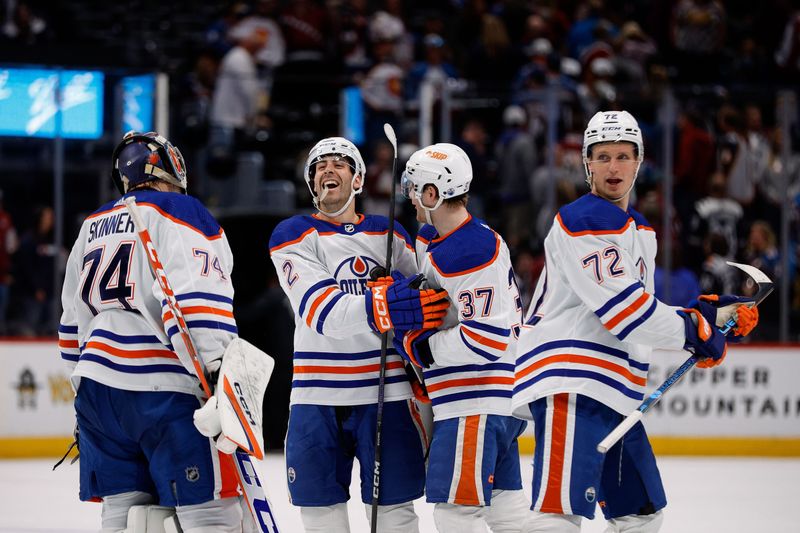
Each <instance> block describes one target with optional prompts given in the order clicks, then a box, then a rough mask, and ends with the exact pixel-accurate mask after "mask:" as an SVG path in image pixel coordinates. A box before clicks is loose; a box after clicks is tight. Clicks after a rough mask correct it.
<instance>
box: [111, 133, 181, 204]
mask: <svg viewBox="0 0 800 533" xmlns="http://www.w3.org/2000/svg"><path fill="white" fill-rule="evenodd" d="M111 166H112V169H111V179H112V180H113V181H114V185H116V186H117V189H118V190H119V192H120V194H125V193H127V192H128V191H129V190H131V189H132V188H133V187H135V186H137V185H139V184H141V183H145V182H148V181H152V180H156V179H157V180H161V181H166V182H167V183H170V184H172V185H175V186H177V187H180V189H181V190H182V191H183V193H184V194H185V193H186V163H185V162H184V160H183V156H182V155H181V152H180V150H178V149H177V148H176V147H175V146H173V145H172V143H170V142H169V141H168V140H167V139H165V138H164V137H162V136H161V135H159V134H158V133H156V132H153V131H151V132H148V133H139V132H137V131H129V132H128V133H126V134H125V136H124V137H123V138H122V142H120V143H119V144H118V145H117V147H116V148H115V149H114V154H113V155H112V156H111Z"/></svg>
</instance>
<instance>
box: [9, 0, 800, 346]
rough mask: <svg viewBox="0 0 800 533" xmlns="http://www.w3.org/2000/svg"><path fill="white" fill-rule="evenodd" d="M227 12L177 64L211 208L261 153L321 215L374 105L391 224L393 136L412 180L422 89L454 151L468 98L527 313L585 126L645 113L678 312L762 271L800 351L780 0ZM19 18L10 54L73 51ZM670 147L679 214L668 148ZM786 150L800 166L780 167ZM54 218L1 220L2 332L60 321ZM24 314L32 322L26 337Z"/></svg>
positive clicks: (177, 98) (654, 195)
mask: <svg viewBox="0 0 800 533" xmlns="http://www.w3.org/2000/svg"><path fill="white" fill-rule="evenodd" d="M123 3H126V2H123ZM127 4H130V5H134V4H135V5H141V6H143V5H144V4H146V3H144V2H135V1H132V2H127ZM211 4H214V5H215V6H216V7H217V8H218V11H217V12H216V14H215V15H214V16H212V17H209V18H208V20H206V21H205V23H204V25H203V27H202V28H201V29H200V30H199V31H198V32H197V37H196V39H195V42H194V46H193V47H190V48H188V49H187V50H188V51H187V52H186V53H185V57H183V58H182V59H183V61H182V62H174V61H173V62H170V63H168V64H165V63H163V62H162V63H159V66H160V67H162V68H165V69H166V70H170V69H172V70H171V72H170V74H171V79H172V85H173V87H172V93H171V94H172V97H171V104H172V106H171V109H172V114H173V117H172V121H171V123H172V130H173V131H174V132H175V133H174V134H172V135H171V136H172V140H173V142H174V143H175V144H176V145H178V146H180V147H181V149H182V150H183V151H184V154H185V155H186V156H187V160H188V163H189V166H190V174H191V176H193V177H192V178H190V185H192V186H193V187H194V190H193V193H194V194H197V195H199V196H201V197H203V199H204V200H206V201H208V202H209V203H210V204H211V205H213V204H214V202H215V198H214V187H212V186H210V185H209V184H211V185H213V184H214V183H231V181H230V180H235V179H236V173H237V164H238V161H239V159H238V158H239V155H240V154H242V153H246V152H253V151H257V152H261V153H263V154H264V157H265V161H266V164H265V168H264V176H263V178H264V179H265V180H276V179H283V180H291V181H295V182H296V183H297V184H298V185H299V186H298V187H297V191H298V193H297V194H298V197H297V203H298V205H299V206H300V207H301V208H308V207H310V205H311V204H310V199H309V198H307V197H306V196H304V195H305V194H306V193H305V190H306V189H305V186H304V185H302V182H301V180H302V178H301V176H300V175H299V174H300V173H299V172H298V171H297V168H298V164H302V161H303V159H304V157H305V154H306V153H307V150H308V147H309V146H310V145H313V143H314V142H315V141H316V140H317V139H318V138H320V137H322V136H326V135H331V134H338V133H339V132H340V122H339V119H340V115H341V109H340V106H339V95H340V92H341V90H342V89H344V88H346V87H359V88H360V89H361V98H362V100H363V109H364V124H363V126H364V138H363V141H362V142H361V143H360V148H361V150H362V153H363V154H364V156H365V159H366V161H367V166H368V170H367V185H366V190H365V194H364V195H362V198H360V201H361V202H362V206H361V208H362V209H364V210H366V211H368V212H371V213H385V212H388V198H389V194H390V192H391V188H392V186H393V183H394V180H395V178H394V177H393V176H392V156H393V154H392V149H391V146H390V145H389V144H388V143H386V142H385V141H383V139H384V136H383V130H382V125H383V123H384V122H389V123H391V124H393V125H394V126H395V129H396V130H397V131H398V134H399V137H400V145H401V149H400V152H401V153H400V162H399V163H400V165H402V164H403V162H404V158H406V157H408V155H410V153H411V152H412V151H413V149H414V148H415V147H416V146H418V145H419V142H420V140H419V137H418V135H419V131H420V128H419V120H420V107H421V100H422V98H421V97H422V94H421V93H422V92H423V88H425V89H426V90H433V94H434V100H435V101H436V102H437V103H436V107H435V110H436V113H437V114H436V118H435V120H434V121H433V126H434V129H435V133H436V132H439V131H441V127H442V124H441V123H440V119H439V115H438V113H439V112H440V110H441V105H443V103H442V101H441V98H442V95H443V94H444V93H445V91H448V94H449V95H450V97H451V98H452V99H453V102H455V104H454V105H452V117H453V121H452V130H451V138H450V139H443V138H441V139H440V138H436V136H435V138H434V140H437V141H438V140H441V141H451V142H455V143H457V144H459V145H460V146H461V147H462V148H464V150H465V151H466V152H467V154H468V155H469V157H470V159H471V161H472V164H473V170H474V175H475V178H474V181H473V186H472V189H471V198H470V210H471V211H472V212H473V213H474V214H475V215H477V216H479V217H483V218H485V219H486V220H487V221H488V222H489V223H490V224H491V225H492V226H493V227H496V228H498V229H499V230H500V231H501V233H502V234H503V236H504V237H505V239H506V240H507V242H508V243H509V246H510V248H511V249H512V252H513V255H514V257H515V267H516V272H517V275H518V277H519V284H520V287H521V289H522V292H523V298H524V299H525V304H526V305H527V303H528V301H529V300H530V297H531V294H532V292H533V288H534V284H535V282H536V280H537V278H538V274H539V272H540V271H541V268H542V266H543V259H542V242H543V239H544V237H545V235H546V233H547V231H548V229H549V226H550V224H551V222H552V217H553V215H554V212H555V209H557V208H558V206H560V205H563V204H565V203H568V202H570V201H572V200H574V199H576V198H577V197H578V196H580V195H581V194H584V193H585V192H586V191H587V187H586V185H585V183H584V176H585V174H584V167H583V163H582V160H581V144H582V140H583V139H582V133H583V128H584V127H585V124H586V122H587V120H588V119H589V118H590V117H591V116H592V115H593V114H594V113H595V112H596V111H598V110H601V109H626V110H628V111H630V112H631V113H633V114H634V116H636V118H637V119H638V120H639V122H640V124H641V126H642V129H643V133H644V136H645V163H644V164H643V166H642V169H641V171H640V174H639V179H638V181H637V184H636V189H635V202H634V205H635V207H636V208H637V209H638V210H639V211H641V212H642V213H643V214H644V215H645V216H646V217H647V218H648V219H649V221H650V222H651V223H652V224H653V226H654V227H655V229H656V230H657V232H659V234H660V235H663V234H664V228H663V221H664V220H669V221H670V222H669V224H670V228H669V229H670V234H671V236H672V242H671V245H672V246H671V253H670V257H669V259H670V264H669V265H668V266H669V268H668V269H660V272H659V273H658V275H657V280H658V287H657V293H658V295H659V296H660V297H662V298H667V299H668V301H669V303H672V304H674V305H680V304H685V303H687V301H688V299H690V298H691V297H693V296H695V295H696V294H697V293H700V292H733V293H742V292H746V291H747V290H748V287H744V286H742V280H740V279H739V278H738V277H736V276H737V275H736V274H735V273H733V272H732V270H731V269H730V268H729V267H728V266H727V265H725V261H726V260H737V261H741V262H747V263H751V264H754V265H756V266H758V267H759V268H761V269H762V270H764V272H765V273H766V274H767V275H769V276H770V277H772V278H773V279H774V280H776V281H777V282H778V283H779V284H785V285H788V286H789V290H790V302H789V303H790V310H789V312H790V319H791V324H792V325H793V327H790V331H794V332H795V333H794V336H793V337H792V338H790V339H789V340H794V341H797V340H798V338H797V332H798V331H800V327H798V323H799V322H800V318H798V317H800V277H798V275H797V268H796V264H797V259H798V245H797V240H798V236H799V235H798V234H800V220H799V218H800V217H799V215H798V213H800V148H798V140H799V139H800V134H798V132H797V131H795V130H793V131H792V134H791V135H790V136H789V138H784V136H783V135H782V134H781V131H782V130H781V129H780V127H779V120H778V118H779V117H778V114H777V113H776V105H777V100H776V94H777V93H776V91H777V89H778V88H781V87H789V88H795V90H796V87H797V82H798V81H800V9H797V8H796V7H795V5H794V3H793V2H790V1H788V0H765V2H764V3H763V4H760V5H759V6H758V9H754V7H753V5H752V3H749V2H743V1H729V2H721V1H716V0H672V1H668V0H654V1H644V0H639V1H622V0H571V1H570V0H567V1H558V2H556V1H552V0H550V1H547V0H544V1H522V0H517V1H515V0H506V1H490V0H431V1H424V2H422V1H420V2H411V1H402V0H376V1H368V0H325V1H323V0H318V1H314V0H293V1H277V0H257V1H251V2H243V1H235V2H229V3H211ZM3 5H4V9H3V13H2V14H1V15H0V16H2V17H3V18H2V36H1V37H0V39H5V40H7V41H9V42H18V43H31V42H36V41H37V40H38V42H42V41H44V42H52V41H54V40H55V41H58V40H59V38H61V37H62V36H59V35H58V32H57V31H50V30H48V22H49V20H48V17H47V13H48V7H47V4H46V3H42V4H40V5H38V4H36V3H33V4H32V3H30V2H25V1H21V0H5V1H4V2H3ZM31 5H33V6H34V8H36V7H38V10H37V9H34V8H31ZM144 16H146V15H144ZM153 46H154V47H155V48H154V49H158V46H157V45H153ZM152 61H155V59H151V62H152ZM159 61H162V60H159ZM176 65H177V66H176ZM132 66H141V65H136V64H133V65H132ZM793 84H794V85H793ZM667 87H670V88H671V91H672V93H673V94H674V97H675V98H676V103H677V105H676V106H674V107H673V108H672V109H673V111H672V118H673V119H674V128H673V129H671V130H665V129H664V117H663V110H664V105H665V104H664V102H665V98H666V97H665V94H666V88H667ZM451 103H452V102H451ZM794 113H795V114H796V113H797V109H795V110H794ZM797 118H798V117H797V116H795V117H793V119H792V120H791V122H793V123H794V124H797V122H798V120H797ZM670 131H671V132H672V143H671V144H672V146H673V156H672V159H671V161H672V177H673V187H672V191H671V193H672V203H671V205H667V202H666V200H665V198H666V196H665V193H666V192H667V191H665V190H664V183H665V178H664V173H665V155H664V153H663V150H662V147H663V146H664V144H665V143H664V136H665V135H666V134H667V133H668V132H670ZM787 144H788V145H789V147H790V152H791V153H792V156H791V158H790V160H788V161H786V160H785V159H783V158H782V157H781V154H782V152H781V150H782V149H783V147H784V145H787ZM787 165H788V167H787ZM787 176H788V177H787ZM787 197H788V199H789V200H788V202H785V200H786V198H787ZM784 204H787V205H788V206H789V209H790V210H791V214H790V224H789V234H788V239H789V243H790V245H789V257H788V262H787V263H786V264H788V271H785V269H784V258H783V257H782V256H781V251H780V239H781V237H782V235H781V209H782V206H784ZM398 207H399V208H400V218H401V220H402V221H403V222H404V223H405V224H406V225H407V226H410V228H409V229H411V230H412V231H413V230H415V229H416V228H415V227H414V223H413V221H412V220H411V219H410V218H409V217H410V214H409V213H408V212H407V211H406V212H404V211H403V209H402V204H398ZM48 213H49V215H48ZM665 215H666V216H665ZM38 216H39V218H38V219H36V220H33V219H31V221H30V222H29V224H28V225H29V226H30V228H28V229H27V230H26V231H24V232H21V233H22V236H21V237H19V238H17V237H16V233H15V231H14V226H13V223H12V222H11V220H9V219H8V217H5V218H4V215H3V214H2V212H0V333H2V332H3V331H4V330H5V331H10V332H11V333H15V334H39V333H41V332H44V331H52V327H53V324H52V312H51V310H50V309H49V308H48V306H47V305H43V304H42V302H44V301H45V300H48V299H49V298H50V294H49V292H48V291H51V290H52V279H53V275H52V268H53V266H52V265H53V258H54V257H56V256H57V255H58V254H59V253H63V251H58V250H54V249H53V248H52V246H50V248H48V242H49V243H50V244H51V245H52V220H48V217H49V218H50V219H52V210H49V209H48V208H42V209H41V213H40V214H39V215H38ZM48 239H49V240H48ZM67 240H68V241H69V239H67ZM663 248H664V246H663V243H662V246H660V249H662V250H663ZM48 269H50V271H49V272H48ZM9 286H11V288H12V290H11V291H9ZM667 287H668V288H667ZM9 292H11V295H10V296H9ZM9 298H11V299H12V301H16V302H18V304H17V305H15V306H14V313H13V315H14V317H15V320H11V321H10V322H11V324H10V327H11V328H12V329H10V330H9V329H8V328H9V324H7V323H6V322H7V321H5V320H4V315H5V312H4V308H5V302H7V301H9ZM778 303H779V298H777V297H776V296H773V297H771V298H770V299H769V300H768V302H767V303H766V304H765V306H764V308H763V311H762V317H763V319H762V321H761V324H762V327H760V328H758V330H757V333H758V337H759V339H760V340H777V338H778V323H779V319H778V315H779V312H780V309H779V307H778ZM14 328H16V329H14Z"/></svg>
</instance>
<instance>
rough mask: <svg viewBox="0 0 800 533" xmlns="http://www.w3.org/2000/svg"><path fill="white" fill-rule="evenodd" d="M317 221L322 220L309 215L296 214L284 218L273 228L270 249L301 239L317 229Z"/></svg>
mask: <svg viewBox="0 0 800 533" xmlns="http://www.w3.org/2000/svg"><path fill="white" fill-rule="evenodd" d="M317 222H320V221H319V220H317V219H315V218H314V217H311V216H308V215H295V216H293V217H289V218H287V219H286V220H282V221H281V222H280V223H279V224H278V225H277V226H275V229H274V230H272V235H271V236H270V238H269V249H270V251H272V250H276V249H278V248H282V247H284V246H286V245H287V244H291V243H293V242H299V241H301V240H302V239H303V238H304V237H305V236H306V235H307V234H309V233H310V232H313V231H314V230H316V229H317V224H316V223H317Z"/></svg>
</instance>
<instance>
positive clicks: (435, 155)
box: [425, 150, 447, 159]
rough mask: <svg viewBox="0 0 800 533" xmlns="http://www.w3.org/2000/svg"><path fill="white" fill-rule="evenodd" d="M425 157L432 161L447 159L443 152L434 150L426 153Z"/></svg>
mask: <svg viewBox="0 0 800 533" xmlns="http://www.w3.org/2000/svg"><path fill="white" fill-rule="evenodd" d="M425 155H427V156H428V157H430V158H431V159H447V154H443V153H442V152H434V151H433V150H428V151H427V152H425Z"/></svg>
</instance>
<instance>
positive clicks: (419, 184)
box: [401, 143, 472, 211]
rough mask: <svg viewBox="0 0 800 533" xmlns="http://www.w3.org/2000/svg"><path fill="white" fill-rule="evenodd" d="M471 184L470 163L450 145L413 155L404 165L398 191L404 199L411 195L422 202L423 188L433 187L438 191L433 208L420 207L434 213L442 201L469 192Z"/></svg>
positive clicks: (464, 154) (438, 145) (445, 144)
mask: <svg viewBox="0 0 800 533" xmlns="http://www.w3.org/2000/svg"><path fill="white" fill-rule="evenodd" d="M471 182H472V163H471V162H470V160H469V157H467V154H466V153H464V150H462V149H461V148H459V147H458V146H456V145H455V144H450V143H437V144H433V145H431V146H427V147H425V148H422V149H421V150H417V151H416V152H414V153H413V154H412V155H411V157H410V158H409V160H408V163H406V169H405V171H404V172H403V176H402V178H401V188H402V191H403V195H404V196H405V197H406V198H411V195H412V194H413V195H414V197H415V198H417V200H420V199H421V198H422V190H423V189H424V188H425V185H429V184H430V185H433V186H435V187H436V189H437V190H438V191H439V200H438V201H437V202H436V205H434V206H433V207H426V206H424V205H422V204H421V203H420V206H421V207H422V208H423V209H425V210H426V211H434V210H435V209H437V208H438V207H439V206H440V205H442V202H443V201H444V200H447V199H449V198H455V197H456V196H461V195H462V194H466V193H467V192H469V184H470V183H471Z"/></svg>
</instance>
